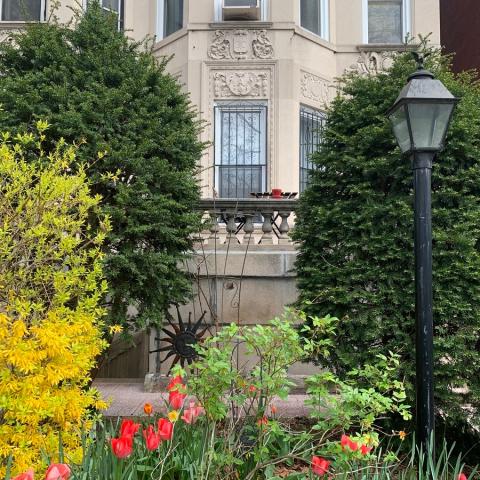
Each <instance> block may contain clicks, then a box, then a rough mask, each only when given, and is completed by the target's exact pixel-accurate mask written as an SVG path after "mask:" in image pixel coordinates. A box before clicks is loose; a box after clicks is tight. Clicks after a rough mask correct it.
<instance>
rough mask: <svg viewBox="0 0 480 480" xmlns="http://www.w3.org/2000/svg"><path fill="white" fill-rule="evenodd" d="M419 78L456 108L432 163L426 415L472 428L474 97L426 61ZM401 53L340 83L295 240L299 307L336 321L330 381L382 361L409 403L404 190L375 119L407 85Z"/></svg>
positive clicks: (405, 57) (473, 89)
mask: <svg viewBox="0 0 480 480" xmlns="http://www.w3.org/2000/svg"><path fill="white" fill-rule="evenodd" d="M426 48H427V50H429V52H430V53H431V56H430V57H429V59H428V62H427V67H428V68H429V69H430V70H431V71H432V72H433V73H434V74H435V75H436V76H437V77H438V78H439V79H440V80H442V81H443V82H444V84H445V85H446V86H447V88H448V89H450V91H452V93H453V94H454V95H456V96H457V97H459V98H460V99H461V101H460V103H459V105H458V107H457V110H456V113H455V115H454V118H453V123H452V125H451V127H450V130H449V132H448V136H447V138H446V148H445V150H444V151H443V152H442V153H441V154H440V155H439V156H438V158H437V159H436V160H435V161H434V166H433V180H432V202H433V288H434V324H435V352H434V355H435V404H436V409H437V414H438V415H441V416H442V417H443V421H445V422H446V424H447V426H448V425H450V426H452V425H453V424H455V425H456V427H459V426H462V427H461V428H463V426H465V425H467V424H470V425H472V424H473V425H478V424H479V423H478V422H479V420H480V414H479V406H480V337H479V331H480V256H479V249H480V90H479V87H478V85H477V84H476V83H475V81H474V75H472V74H468V73H466V74H462V75H459V76H455V75H454V74H453V73H451V71H450V67H449V61H448V59H447V58H444V57H442V56H441V55H440V54H439V53H438V52H437V51H434V50H430V49H428V47H426ZM415 68H416V67H415V63H414V61H413V59H412V58H411V56H410V55H409V54H402V55H399V56H398V57H396V59H395V61H394V64H393V66H392V68H391V69H390V70H389V71H387V72H385V73H380V74H378V75H377V76H373V75H372V76H359V75H356V74H347V75H346V76H345V77H343V78H342V80H341V82H340V86H341V92H342V94H341V95H340V96H338V97H337V98H336V99H335V100H334V102H333V103H332V105H331V108H330V109H329V111H328V121H327V125H326V129H325V132H324V141H323V144H322V146H321V148H320V150H319V151H318V153H316V154H315V155H314V156H313V160H314V163H315V165H316V169H315V170H314V172H313V173H312V175H311V183H310V186H309V188H308V189H307V191H306V192H305V193H304V194H303V196H302V198H301V199H300V202H299V209H298V211H297V215H298V217H297V224H296V229H295V232H294V237H295V240H296V241H298V242H299V245H300V252H299V256H298V261H297V270H298V280H299V289H300V303H301V304H302V306H303V304H306V306H305V309H306V311H307V313H309V314H313V315H317V316H325V315H326V314H332V315H335V316H337V317H339V318H340V319H341V320H342V321H341V322H340V325H339V327H338V332H337V336H336V338H335V342H336V348H335V349H334V350H333V351H332V356H331V358H330V359H329V360H328V363H329V364H331V365H333V366H334V367H335V369H336V371H337V372H338V373H339V374H345V372H348V371H349V370H351V369H354V368H358V366H359V365H361V364H362V363H364V362H366V361H368V360H369V359H371V358H373V357H374V356H375V355H376V354H378V353H382V352H385V351H392V352H396V353H399V354H400V355H401V359H402V361H401V366H402V371H403V375H405V377H406V380H407V384H408V385H409V398H410V399H411V402H414V387H413V384H414V376H415V294H414V254H413V189H412V171H411V163H410V159H409V158H407V157H405V156H402V154H401V152H400V150H399V148H398V147H397V145H396V141H395V138H394V135H393V132H392V128H391V125H390V124H389V121H388V120H387V118H386V116H385V113H386V111H387V110H388V108H389V107H390V106H391V105H392V104H393V103H394V101H395V99H396V97H397V96H398V93H399V92H400V90H401V88H402V87H403V86H404V85H405V83H406V81H407V78H408V76H409V74H411V73H412V72H413V71H414V70H415Z"/></svg>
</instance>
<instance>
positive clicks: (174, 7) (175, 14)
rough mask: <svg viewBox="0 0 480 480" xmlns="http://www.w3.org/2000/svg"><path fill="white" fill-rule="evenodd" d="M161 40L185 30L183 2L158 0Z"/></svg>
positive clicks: (158, 27) (158, 26)
mask: <svg viewBox="0 0 480 480" xmlns="http://www.w3.org/2000/svg"><path fill="white" fill-rule="evenodd" d="M157 5H158V25H157V32H158V36H159V38H160V39H162V38H165V37H168V36H169V35H171V34H172V33H175V32H176V31H177V30H181V29H182V28H183V0H157Z"/></svg>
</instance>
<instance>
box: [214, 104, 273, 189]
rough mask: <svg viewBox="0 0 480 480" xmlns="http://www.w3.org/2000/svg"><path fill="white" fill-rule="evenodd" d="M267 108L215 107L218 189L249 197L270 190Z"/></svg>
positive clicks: (216, 179) (263, 105)
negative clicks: (268, 182)
mask: <svg viewBox="0 0 480 480" xmlns="http://www.w3.org/2000/svg"><path fill="white" fill-rule="evenodd" d="M266 143H267V105H266V104H265V103H257V102H229V103H224V104H218V105H217V106H216V107H215V189H216V191H217V193H218V195H219V197H221V198H245V197H249V196H250V193H252V192H263V191H265V189H266V183H267V182H266V173H267V154H266V150H267V145H266Z"/></svg>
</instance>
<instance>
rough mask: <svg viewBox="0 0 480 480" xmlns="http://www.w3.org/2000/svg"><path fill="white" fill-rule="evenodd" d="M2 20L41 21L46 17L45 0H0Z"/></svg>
mask: <svg viewBox="0 0 480 480" xmlns="http://www.w3.org/2000/svg"><path fill="white" fill-rule="evenodd" d="M0 12H1V21H2V22H30V21H41V20H44V18H45V0H0Z"/></svg>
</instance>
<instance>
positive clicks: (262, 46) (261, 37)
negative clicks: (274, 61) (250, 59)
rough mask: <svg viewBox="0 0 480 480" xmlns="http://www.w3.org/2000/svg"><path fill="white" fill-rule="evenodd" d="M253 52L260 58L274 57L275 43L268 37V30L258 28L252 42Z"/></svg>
mask: <svg viewBox="0 0 480 480" xmlns="http://www.w3.org/2000/svg"><path fill="white" fill-rule="evenodd" d="M252 49H253V53H254V55H255V56H256V57H258V58H263V59H267V58H272V57H273V45H272V42H271V41H270V39H269V38H268V37H267V31H266V30H257V31H256V32H255V39H254V40H253V42H252Z"/></svg>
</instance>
